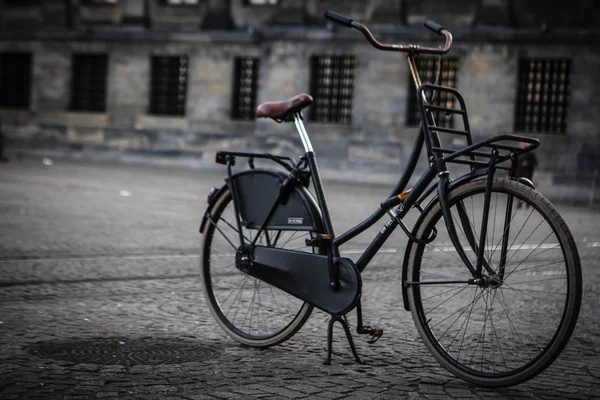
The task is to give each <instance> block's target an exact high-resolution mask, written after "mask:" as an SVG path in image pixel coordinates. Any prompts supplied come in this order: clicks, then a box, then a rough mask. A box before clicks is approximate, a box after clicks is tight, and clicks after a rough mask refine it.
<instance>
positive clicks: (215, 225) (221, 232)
mask: <svg viewBox="0 0 600 400" xmlns="http://www.w3.org/2000/svg"><path fill="white" fill-rule="evenodd" d="M207 218H208V220H209V221H210V223H211V224H212V225H213V226H214V227H215V228H216V229H217V231H219V233H220V234H221V235H222V236H223V238H224V239H225V240H227V242H228V243H229V244H230V245H231V247H232V248H233V250H235V251H237V247H235V245H234V244H233V243H232V242H231V240H229V239H228V238H227V236H225V234H224V233H223V231H222V230H221V228H219V227H218V226H217V224H216V223H215V222H214V221H213V220H212V219H211V218H210V217H207Z"/></svg>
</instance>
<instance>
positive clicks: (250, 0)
mask: <svg viewBox="0 0 600 400" xmlns="http://www.w3.org/2000/svg"><path fill="white" fill-rule="evenodd" d="M276 4H277V0H244V5H245V6H266V5H270V6H274V5H276Z"/></svg>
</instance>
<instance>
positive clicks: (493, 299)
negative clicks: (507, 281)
mask: <svg viewBox="0 0 600 400" xmlns="http://www.w3.org/2000/svg"><path fill="white" fill-rule="evenodd" d="M497 294H498V291H497V290H495V291H494V296H493V297H492V304H491V306H490V307H493V305H494V301H495V300H496V296H497ZM490 325H492V332H494V333H495V336H496V343H497V344H498V350H499V351H500V357H501V358H502V363H503V364H504V368H505V369H506V371H508V365H506V360H505V359H504V352H503V351H502V346H501V345H500V339H499V338H498V333H497V332H496V327H495V326H494V318H493V314H491V313H490ZM492 362H494V352H493V347H492ZM494 372H496V363H494Z"/></svg>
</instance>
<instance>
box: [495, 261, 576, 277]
mask: <svg viewBox="0 0 600 400" xmlns="http://www.w3.org/2000/svg"><path fill="white" fill-rule="evenodd" d="M564 262H565V260H559V261H554V262H551V263H547V264H542V265H535V266H533V267H527V268H521V269H520V270H519V272H523V271H527V270H530V269H535V268H541V267H547V266H548V265H554V264H558V263H564ZM504 279H506V278H504Z"/></svg>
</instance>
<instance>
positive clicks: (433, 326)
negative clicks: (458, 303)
mask: <svg viewBox="0 0 600 400" xmlns="http://www.w3.org/2000/svg"><path fill="white" fill-rule="evenodd" d="M467 287H468V286H467ZM465 289H466V287H465ZM459 293H460V292H459ZM457 294H458V293H457ZM455 296H456V295H455ZM453 297H454V296H453ZM480 298H481V296H479V297H477V299H476V300H475V301H478V300H479V299H480ZM448 300H450V299H448ZM448 300H446V301H448ZM440 305H441V304H440ZM440 305H438V306H437V307H439V306H440ZM437 307H436V308H437ZM466 307H469V306H468V305H467V306H465V307H463V308H466ZM431 311H432V310H429V312H431ZM461 311H462V308H460V309H458V310H457V311H455V312H453V313H452V314H450V315H448V316H447V317H446V318H444V319H442V320H441V321H439V322H438V323H437V324H435V325H432V326H431V327H430V329H433V328H435V327H436V326H438V325H439V324H441V323H442V322H444V321H446V320H447V319H449V318H451V317H453V316H454V315H456V314H458V313H459V312H461ZM429 312H428V313H429ZM425 315H427V314H425Z"/></svg>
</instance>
